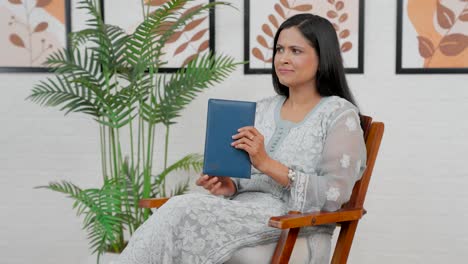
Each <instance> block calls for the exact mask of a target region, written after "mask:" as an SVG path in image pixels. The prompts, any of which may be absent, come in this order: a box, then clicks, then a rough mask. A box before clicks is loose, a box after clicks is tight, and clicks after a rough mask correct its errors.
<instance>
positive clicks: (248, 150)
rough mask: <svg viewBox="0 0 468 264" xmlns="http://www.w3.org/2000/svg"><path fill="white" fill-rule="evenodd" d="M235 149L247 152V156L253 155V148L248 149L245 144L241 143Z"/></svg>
mask: <svg viewBox="0 0 468 264" xmlns="http://www.w3.org/2000/svg"><path fill="white" fill-rule="evenodd" d="M236 148H237V149H242V150H244V151H245V152H247V153H248V154H249V156H250V155H252V153H254V152H253V148H252V147H250V146H249V145H247V144H243V143H241V144H239V145H236Z"/></svg>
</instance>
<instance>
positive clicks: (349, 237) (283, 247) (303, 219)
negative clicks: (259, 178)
mask: <svg viewBox="0 0 468 264" xmlns="http://www.w3.org/2000/svg"><path fill="white" fill-rule="evenodd" d="M361 124H362V127H363V131H364V138H365V141H366V148H367V168H366V170H365V171H364V174H363V175H362V178H361V179H360V180H359V181H358V182H356V184H355V185H354V188H353V192H352V194H351V198H350V200H349V201H348V202H347V203H346V204H344V205H343V206H342V208H341V209H340V210H338V211H335V212H314V213H304V214H303V213H301V212H296V211H290V212H289V213H288V214H287V215H283V216H274V217H271V218H270V221H269V226H271V227H275V228H279V229H282V232H281V236H280V238H279V241H278V243H277V245H276V249H275V252H274V254H273V257H272V261H271V263H273V264H285V263H288V262H289V258H290V257H291V253H292V251H293V248H294V244H295V242H296V238H297V236H298V233H299V230H300V228H301V227H306V226H317V225H323V224H331V223H337V224H338V225H340V226H341V229H340V234H339V236H338V240H337V243H336V246H335V250H334V253H333V257H332V260H331V263H332V264H342V263H346V262H347V259H348V255H349V251H350V249H351V244H352V242H353V238H354V233H355V232H356V228H357V225H358V222H359V220H360V219H361V217H362V216H363V215H364V214H366V210H365V209H364V207H363V205H364V200H365V197H366V192H367V187H368V186H369V181H370V177H371V175H372V170H373V169H374V164H375V160H376V158H377V153H378V151H379V147H380V142H381V141H382V136H383V133H384V124H383V123H381V122H372V118H371V117H369V116H361ZM167 200H169V198H152V199H143V200H141V201H140V202H139V206H140V207H142V208H155V207H156V208H159V207H160V206H162V205H163V204H164V203H165V202H166V201H167Z"/></svg>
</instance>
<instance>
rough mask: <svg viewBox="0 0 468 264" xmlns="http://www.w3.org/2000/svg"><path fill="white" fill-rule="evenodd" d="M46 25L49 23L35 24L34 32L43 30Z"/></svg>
mask: <svg viewBox="0 0 468 264" xmlns="http://www.w3.org/2000/svg"><path fill="white" fill-rule="evenodd" d="M48 27H49V23H47V22H41V23H39V24H37V26H36V27H35V28H34V33H38V32H42V31H45V30H46V29H47V28H48Z"/></svg>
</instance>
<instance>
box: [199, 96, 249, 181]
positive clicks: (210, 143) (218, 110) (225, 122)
mask: <svg viewBox="0 0 468 264" xmlns="http://www.w3.org/2000/svg"><path fill="white" fill-rule="evenodd" d="M256 107H257V104H256V103H255V102H245V101H232V100H221V99H210V100H208V113H207V121H206V138H205V157H204V163H203V173H204V174H208V175H211V176H228V177H236V178H248V179H250V174H251V163H250V158H249V154H248V153H247V152H245V151H244V150H241V149H236V148H234V147H233V146H231V143H232V142H234V139H232V136H233V135H235V134H237V133H238V132H237V130H238V129H239V128H241V127H244V126H253V125H254V124H255V109H256Z"/></svg>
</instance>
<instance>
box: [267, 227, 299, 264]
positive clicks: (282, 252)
mask: <svg viewBox="0 0 468 264" xmlns="http://www.w3.org/2000/svg"><path fill="white" fill-rule="evenodd" d="M299 229H300V228H291V229H284V230H283V231H282V232H281V236H280V239H279V241H278V244H276V249H275V253H274V254H273V258H272V260H271V263H272V264H287V263H288V262H289V258H290V257H291V253H292V251H293V248H294V244H295V243H296V238H297V235H298V234H299Z"/></svg>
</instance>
